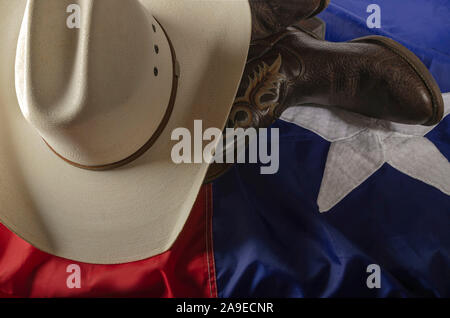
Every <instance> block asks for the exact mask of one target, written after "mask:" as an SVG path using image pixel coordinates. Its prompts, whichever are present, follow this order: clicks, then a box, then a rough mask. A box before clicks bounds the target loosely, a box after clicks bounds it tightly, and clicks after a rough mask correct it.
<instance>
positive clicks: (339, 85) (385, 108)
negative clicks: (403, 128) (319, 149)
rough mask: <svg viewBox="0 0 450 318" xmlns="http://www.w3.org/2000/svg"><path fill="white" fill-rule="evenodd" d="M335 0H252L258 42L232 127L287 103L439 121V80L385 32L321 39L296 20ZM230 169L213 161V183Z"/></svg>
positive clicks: (264, 122)
mask: <svg viewBox="0 0 450 318" xmlns="http://www.w3.org/2000/svg"><path fill="white" fill-rule="evenodd" d="M328 3H329V0H250V5H251V8H252V15H253V22H252V24H253V26H252V41H251V45H250V50H249V55H248V59H247V64H246V67H245V71H244V74H243V77H242V80H241V83H240V86H239V90H238V93H237V96H236V99H235V102H234V105H233V108H232V111H231V113H230V116H229V120H228V125H227V126H228V127H234V128H249V127H254V128H263V127H268V126H270V125H271V124H272V123H273V122H274V121H275V120H276V119H278V117H279V116H280V115H281V114H282V113H283V111H285V110H286V109H287V108H289V107H297V106H301V105H309V106H311V105H317V106H322V107H337V108H341V109H345V110H348V111H352V112H356V113H359V114H362V115H365V116H369V117H373V118H378V119H384V120H388V121H393V122H399V123H405V124H418V125H435V124H437V123H438V122H439V121H440V120H441V119H442V116H443V109H444V103H443V99H442V94H441V92H440V89H439V86H438V85H437V84H436V82H435V80H434V79H433V77H432V75H431V74H430V72H429V71H428V69H427V68H426V67H425V65H424V64H423V63H422V62H421V61H420V60H419V58H417V56H415V55H414V54H413V53H412V52H410V51H409V50H408V49H406V48H405V47H403V46H402V45H401V44H399V43H397V42H395V41H394V40H391V39H389V38H386V37H381V36H367V37H363V38H358V39H354V40H352V41H349V42H345V43H332V42H327V41H324V40H322V39H320V38H319V37H318V36H317V35H316V34H314V33H313V32H311V31H309V30H307V29H304V28H303V27H302V26H301V24H299V23H298V22H299V21H301V20H304V19H308V18H311V17H313V16H315V15H317V14H318V13H320V12H321V11H323V10H324V9H325V8H326V7H327V5H328ZM228 167H229V165H228V166H227V165H226V164H213V165H212V166H211V168H210V170H209V172H208V175H207V178H206V180H207V181H211V180H213V179H214V178H216V177H218V176H219V175H221V174H222V173H223V172H224V171H226V169H227V168H228Z"/></svg>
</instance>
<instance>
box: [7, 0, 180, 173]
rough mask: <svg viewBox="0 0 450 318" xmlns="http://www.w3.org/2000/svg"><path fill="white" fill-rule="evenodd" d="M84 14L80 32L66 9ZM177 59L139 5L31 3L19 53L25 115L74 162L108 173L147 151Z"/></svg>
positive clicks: (63, 0) (69, 0) (114, 0)
mask: <svg viewBox="0 0 450 318" xmlns="http://www.w3.org/2000/svg"><path fill="white" fill-rule="evenodd" d="M70 4H78V5H79V7H80V8H81V15H80V19H81V25H80V28H78V29H77V28H74V29H71V28H69V27H68V26H67V23H66V21H67V18H68V16H69V13H67V10H66V8H67V7H68V6H69V5H70ZM173 74H174V72H173V56H172V52H171V47H170V43H169V40H168V39H167V37H166V34H165V33H164V30H163V29H162V27H161V26H160V25H159V24H158V22H157V20H156V19H155V18H154V17H153V16H152V15H151V14H149V13H148V12H147V11H146V10H145V9H144V8H143V7H142V5H141V4H140V2H139V1H138V0H128V1H123V0H77V1H75V0H46V1H41V0H28V2H27V5H26V12H25V14H24V18H23V21H22V26H21V30H20V35H19V41H18V47H17V52H16V65H15V76H16V78H15V81H16V93H17V97H18V101H19V105H20V109H21V111H22V114H23V115H24V117H25V118H26V119H27V121H28V122H29V123H30V124H31V125H32V126H33V127H34V128H35V129H36V130H37V131H38V133H39V134H40V135H41V137H42V138H43V139H44V140H45V142H46V143H47V144H48V145H49V146H50V147H51V148H52V149H53V150H54V151H55V152H56V153H57V154H59V155H60V156H61V157H63V158H65V159H67V161H70V162H74V163H76V164H79V165H83V166H103V165H108V164H113V163H116V162H119V161H121V160H124V159H125V158H127V157H129V156H131V155H133V154H134V153H136V152H137V151H138V150H139V149H141V148H142V147H143V146H144V145H145V144H146V143H147V142H148V141H149V139H150V138H151V137H152V136H153V135H154V134H155V132H156V131H157V130H158V127H159V126H160V124H161V122H162V121H163V119H164V117H165V116H166V111H167V109H168V104H169V101H170V99H171V95H172V85H173V80H174V78H173Z"/></svg>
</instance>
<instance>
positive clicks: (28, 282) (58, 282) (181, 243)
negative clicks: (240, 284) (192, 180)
mask: <svg viewBox="0 0 450 318" xmlns="http://www.w3.org/2000/svg"><path fill="white" fill-rule="evenodd" d="M211 213H212V210H211V187H210V186H204V187H203V188H202V189H201V191H200V193H199V196H198V198H197V201H196V203H195V205H194V208H193V210H192V213H191V215H190V217H189V219H188V222H187V224H186V226H185V228H184V230H183V231H182V233H181V235H180V236H179V237H178V239H177V241H176V242H175V244H174V245H173V247H172V248H171V249H170V250H169V251H168V252H166V253H163V254H160V255H158V256H155V257H152V258H149V259H146V260H142V261H139V262H133V263H127V264H119V265H92V264H83V263H77V262H73V261H70V260H66V259H62V258H59V257H56V256H52V255H49V254H46V253H44V252H41V251H39V250H37V249H36V248H34V247H33V246H31V245H29V244H28V243H27V242H25V241H23V240H22V239H20V238H19V237H18V236H16V235H15V234H13V233H11V232H10V231H9V230H8V229H6V228H5V227H4V226H3V225H0V297H215V296H216V284H215V273H214V259H213V253H212V240H211V217H212V214H211ZM71 264H75V265H78V266H79V267H80V269H81V276H80V282H81V286H80V288H68V285H67V280H68V279H69V281H71V282H76V281H75V280H72V277H71V274H73V273H74V272H73V271H70V272H67V269H68V266H70V265H71ZM69 269H71V268H69ZM69 286H72V285H70V284H69Z"/></svg>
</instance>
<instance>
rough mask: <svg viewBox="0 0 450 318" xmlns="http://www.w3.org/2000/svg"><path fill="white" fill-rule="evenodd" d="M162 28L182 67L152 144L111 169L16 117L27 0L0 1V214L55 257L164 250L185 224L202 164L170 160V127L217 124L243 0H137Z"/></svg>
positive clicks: (246, 30)
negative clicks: (90, 165)
mask: <svg viewBox="0 0 450 318" xmlns="http://www.w3.org/2000/svg"><path fill="white" fill-rule="evenodd" d="M139 1H140V2H141V4H142V5H143V6H144V7H145V8H147V9H148V10H149V11H150V12H151V13H152V14H153V16H154V17H155V18H156V19H157V20H158V22H159V23H160V24H161V26H162V27H163V28H164V30H165V31H166V33H167V34H168V37H169V39H170V41H171V43H172V45H173V47H174V51H175V54H176V57H177V61H178V63H179V67H180V73H181V75H180V77H179V81H178V90H177V96H176V101H175V105H174V107H173V112H172V115H171V117H170V119H169V122H168V124H167V126H166V127H165V129H164V131H163V132H162V134H161V135H160V137H159V138H158V140H157V141H156V142H155V143H154V144H153V146H152V147H151V148H150V149H149V150H148V151H147V152H146V153H145V154H144V155H142V156H141V157H140V158H138V159H137V160H136V161H134V162H132V163H130V164H128V165H126V166H124V167H122V168H119V169H115V170H108V171H102V172H94V171H87V170H83V169H79V168H76V167H73V166H71V165H69V164H67V163H66V162H64V161H63V160H61V159H60V158H59V157H57V156H56V155H55V154H54V153H53V152H52V151H51V150H50V149H49V147H48V146H47V145H46V144H45V142H44V141H43V140H42V138H41V136H40V135H39V134H38V132H37V131H36V130H35V129H34V128H33V127H32V126H30V125H29V123H28V122H27V121H26V120H25V118H24V117H23V115H22V113H21V111H20V107H19V105H18V100H17V96H16V91H15V86H14V83H15V81H14V76H15V75H14V65H15V56H16V48H17V39H18V35H19V31H20V25H21V22H22V17H23V15H24V10H25V5H26V0H16V1H10V0H0V43H1V45H0V222H2V223H3V224H4V225H6V226H7V227H8V228H9V229H10V230H12V231H13V232H14V233H16V234H18V235H19V236H20V237H22V238H23V239H25V240H26V241H28V242H29V243H31V244H32V245H34V246H36V247H37V248H39V249H41V250H43V251H45V252H48V253H50V254H53V255H57V256H60V257H64V258H68V259H72V260H76V261H81V262H87V263H95V264H115V263H125V262H130V261H136V260H140V259H144V258H148V257H151V256H154V255H157V254H160V253H162V252H165V251H167V250H168V249H169V248H170V247H171V245H172V244H173V242H174V241H175V240H176V238H177V236H178V234H179V233H180V231H181V230H182V228H183V226H184V224H185V222H186V220H187V218H188V216H189V212H190V210H191V208H192V206H193V203H194V201H195V199H196V196H197V194H198V191H199V189H200V186H201V185H202V182H203V179H204V177H205V174H206V171H207V169H208V164H207V163H201V164H179V165H177V164H175V163H174V162H173V161H172V159H171V150H172V146H173V145H174V142H173V141H171V133H172V131H173V130H174V129H175V128H178V127H185V128H188V129H189V130H191V131H192V129H193V124H194V120H196V119H201V120H203V127H204V129H206V128H208V127H216V128H223V127H224V126H225V122H226V120H227V117H228V114H229V111H230V108H231V105H232V103H233V100H234V97H235V94H236V91H237V87H238V85H239V82H240V79H241V76H242V72H243V68H244V65H245V62H246V57H247V52H248V47H249V41H250V33H251V15H250V8H249V5H248V0H234V1H229V0H224V1H217V0H202V1H200V0H181V1H180V0H139Z"/></svg>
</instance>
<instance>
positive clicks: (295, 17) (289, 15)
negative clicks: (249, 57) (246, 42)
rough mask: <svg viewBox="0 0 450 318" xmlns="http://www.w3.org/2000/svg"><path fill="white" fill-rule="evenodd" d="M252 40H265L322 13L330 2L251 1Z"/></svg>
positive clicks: (327, 0)
mask: <svg viewBox="0 0 450 318" xmlns="http://www.w3.org/2000/svg"><path fill="white" fill-rule="evenodd" d="M249 3H250V7H251V10H252V40H255V39H260V38H264V37H266V36H268V35H270V34H274V33H277V32H279V31H282V30H284V29H286V27H288V26H291V25H293V24H295V23H297V22H299V21H301V20H304V19H308V18H311V17H313V16H315V15H317V14H319V13H320V12H322V11H323V10H324V9H325V8H326V7H327V6H328V4H329V3H330V0H249Z"/></svg>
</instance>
